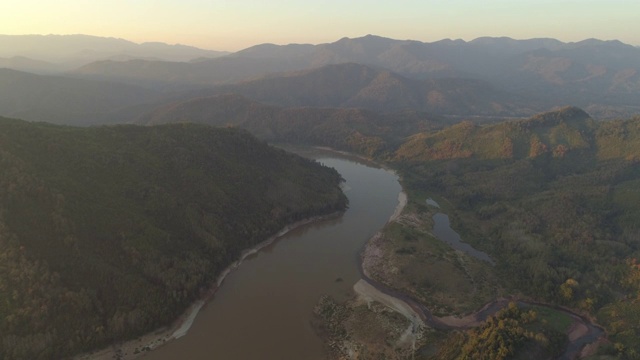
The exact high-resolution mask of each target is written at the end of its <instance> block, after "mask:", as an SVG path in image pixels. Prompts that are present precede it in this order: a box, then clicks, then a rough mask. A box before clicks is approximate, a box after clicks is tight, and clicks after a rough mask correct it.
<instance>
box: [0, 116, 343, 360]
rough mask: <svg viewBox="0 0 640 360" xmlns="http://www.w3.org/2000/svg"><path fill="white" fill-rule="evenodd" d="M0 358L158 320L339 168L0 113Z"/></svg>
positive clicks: (237, 143) (327, 200) (295, 211)
mask: <svg viewBox="0 0 640 360" xmlns="http://www.w3.org/2000/svg"><path fill="white" fill-rule="evenodd" d="M0 169H1V171H0V294H1V296H0V319H3V320H2V321H1V322H0V358H3V359H52V358H63V357H66V356H69V355H71V354H74V353H77V352H81V351H86V350H91V349H95V348H97V347H100V346H105V345H107V344H110V343H113V342H115V341H119V340H122V339H127V338H132V337H134V336H137V335H140V334H141V333H143V332H146V331H150V330H152V329H154V328H157V327H160V326H162V325H165V324H167V323H168V322H170V321H172V320H173V319H174V318H175V317H176V316H177V315H178V314H180V313H181V312H182V311H183V310H184V309H185V308H186V306H187V305H188V304H190V303H191V302H192V301H193V300H194V299H196V298H197V297H198V296H200V295H201V292H202V291H203V290H204V289H206V288H207V286H208V285H210V284H211V283H212V281H213V279H215V277H216V276H217V274H218V273H219V271H220V270H221V269H223V268H224V267H225V266H227V265H228V264H229V263H230V262H231V261H233V260H235V259H236V258H237V257H238V255H239V253H240V252H241V250H243V249H246V248H248V247H251V246H253V245H255V244H257V243H259V242H261V241H263V240H265V239H266V238H267V237H269V236H270V235H272V234H274V233H275V232H277V231H278V230H279V229H281V228H282V227H283V226H285V225H286V224H288V223H291V222H294V221H296V220H300V219H302V218H308V217H310V216H314V215H321V214H328V213H332V212H335V211H340V210H343V209H344V208H345V207H346V201H347V200H346V197H345V196H344V195H343V194H342V192H341V190H340V188H339V186H338V185H339V183H340V181H341V177H340V175H339V174H338V173H337V172H336V171H335V170H333V169H329V168H326V167H324V166H322V165H320V164H318V163H315V162H313V161H311V160H307V159H303V158H301V157H298V156H295V155H292V154H289V153H286V152H284V151H282V150H278V149H275V148H272V147H270V146H268V145H267V144H265V143H263V142H260V141H257V140H256V139H255V138H254V137H253V136H251V135H250V134H249V133H248V132H246V131H244V130H239V129H231V128H222V129H214V128H210V127H207V126H203V125H193V124H186V125H185V124H174V125H164V126H156V127H138V126H124V125H123V126H114V127H95V128H74V127H62V126H55V125H50V124H44V123H27V122H24V121H20V120H13V119H6V118H0Z"/></svg>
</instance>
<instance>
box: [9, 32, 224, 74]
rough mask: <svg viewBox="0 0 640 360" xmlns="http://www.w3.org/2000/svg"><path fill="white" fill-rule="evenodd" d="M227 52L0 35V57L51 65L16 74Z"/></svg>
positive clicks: (82, 38) (104, 40)
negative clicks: (110, 61) (24, 59)
mask: <svg viewBox="0 0 640 360" xmlns="http://www.w3.org/2000/svg"><path fill="white" fill-rule="evenodd" d="M227 54H228V52H224V51H213V50H203V49H199V48H196V47H193V46H187V45H180V44H176V45H169V44H165V43H161V42H146V43H141V44H137V43H134V42H131V41H128V40H124V39H117V38H106V37H99V36H90V35H0V57H7V58H11V57H16V56H19V57H26V58H30V59H32V60H36V61H45V62H50V63H53V64H54V65H52V66H51V67H49V68H46V69H42V68H32V69H28V68H14V69H17V70H26V71H38V72H55V71H59V70H61V69H62V70H71V69H73V68H76V67H78V66H82V65H84V64H88V63H91V62H95V61H100V60H107V59H115V60H122V59H147V60H164V61H190V60H192V59H195V58H201V57H206V58H214V57H219V56H223V55H227Z"/></svg>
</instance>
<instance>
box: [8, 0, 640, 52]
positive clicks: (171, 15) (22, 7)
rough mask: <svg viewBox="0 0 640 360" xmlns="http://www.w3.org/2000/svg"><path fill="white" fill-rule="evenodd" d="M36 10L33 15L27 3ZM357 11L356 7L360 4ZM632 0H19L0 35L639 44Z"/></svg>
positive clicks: (236, 46) (195, 42)
mask: <svg viewBox="0 0 640 360" xmlns="http://www.w3.org/2000/svg"><path fill="white" fill-rule="evenodd" d="M34 8H37V9H39V11H38V12H36V13H34V11H33V9H34ZM363 9H365V10H363ZM638 13H640V3H638V2H634V1H633V0H609V1H605V0H587V1H575V0H564V1H550V0H544V1H533V0H521V1H519V2H518V3H517V4H514V3H513V2H512V1H506V0H487V1H483V2H482V3H480V2H476V1H472V0H456V1H452V2H446V3H442V2H439V1H418V0H407V1H405V2H404V3H403V4H397V3H391V2H390V1H382V2H379V3H376V4H375V5H371V4H369V3H367V2H365V1H363V0H354V1H351V2H348V3H344V2H338V1H336V0H327V1H325V2H323V3H322V4H320V3H311V2H299V1H294V0H274V1H271V2H269V3H265V2H260V1H258V0H243V1H240V2H231V3H228V2H220V1H214V2H208V1H203V0H187V1H184V2H180V3H175V2H172V1H170V0H160V1H153V0H137V1H136V2H135V3H132V2H131V1H116V2H113V1H111V2H107V1H103V0H98V1H94V2H92V3H91V4H89V5H87V4H86V3H83V2H80V1H79V0H62V1H56V2H53V1H50V0H24V1H21V2H12V3H9V4H5V5H4V9H3V11H2V12H1V13H0V34H6V35H22V34H33V35H47V34H60V35H73V34H87V35H92V36H98V37H113V38H119V39H126V40H129V41H132V42H136V43H144V42H163V43H167V44H182V45H188V46H194V47H198V48H202V49H209V50H217V51H230V52H235V51H239V50H242V49H246V48H248V47H250V46H253V45H258V44H265V43H270V44H277V45H285V44H322V43H329V42H333V41H336V40H338V39H341V38H344V37H348V38H358V37H361V36H364V35H366V34H376V35H377V36H382V37H387V38H392V39H398V40H405V39H407V40H417V41H421V42H434V41H438V40H443V39H453V40H456V39H461V40H464V41H471V40H473V39H475V38H478V37H509V38H513V39H532V38H553V39H557V40H560V41H562V42H578V41H581V40H586V39H591V38H595V39H600V40H619V41H621V42H623V43H626V44H629V45H633V46H640V23H638V22H637V19H636V18H637V16H636V15H635V14H638Z"/></svg>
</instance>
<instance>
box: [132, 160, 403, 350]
mask: <svg viewBox="0 0 640 360" xmlns="http://www.w3.org/2000/svg"><path fill="white" fill-rule="evenodd" d="M306 156H311V157H314V158H316V159H317V160H318V161H319V162H321V163H323V164H325V165H327V166H330V167H333V168H335V169H336V170H338V171H339V172H340V174H342V176H343V178H344V179H345V183H344V191H345V194H346V195H347V197H348V198H349V209H348V210H347V211H346V212H345V213H344V215H343V216H341V217H340V218H338V219H333V220H325V221H321V222H317V223H312V224H309V225H305V226H302V227H300V228H297V229H295V230H292V231H291V232H289V233H287V234H286V235H285V236H283V237H282V238H280V239H279V240H277V241H276V242H274V243H273V244H271V245H269V246H267V247H266V248H264V249H262V250H261V251H259V252H258V253H256V254H255V255H252V256H250V257H248V258H247V259H245V261H244V262H243V264H242V265H241V266H240V267H239V268H238V269H236V270H235V271H233V272H232V273H231V274H229V275H228V276H227V278H226V279H225V281H224V283H223V285H222V286H221V287H220V288H219V289H218V291H217V292H216V294H215V295H214V297H213V298H212V299H211V301H209V302H208V303H207V304H206V305H205V306H204V307H203V308H202V310H201V311H200V313H199V314H198V316H197V317H196V318H195V321H194V322H193V326H192V327H191V329H190V330H189V332H188V333H187V334H186V336H184V337H181V338H179V339H177V340H174V341H171V342H169V343H167V344H166V345H164V346H161V347H160V348H158V349H156V350H154V351H152V352H149V353H147V354H145V356H144V357H143V358H144V359H151V360H169V359H171V360H173V359H190V360H198V359H207V360H216V359H220V360H236V359H300V360H304V359H309V360H320V359H324V358H325V356H324V347H323V344H322V341H321V340H320V338H318V336H317V335H316V334H315V332H314V330H313V329H312V327H311V325H310V323H311V319H312V316H313V313H312V312H313V307H314V305H315V304H316V303H317V301H318V299H319V297H320V296H321V295H323V294H329V295H331V296H333V297H334V298H336V300H338V301H340V300H346V299H347V298H349V297H350V296H352V295H353V285H354V284H355V283H356V282H357V281H358V280H359V279H360V270H359V265H358V264H359V262H358V258H359V254H360V251H361V250H362V247H363V246H364V244H365V242H366V241H367V240H368V239H369V238H371V237H372V236H373V235H374V234H375V233H376V232H377V231H378V230H380V229H381V228H382V227H383V226H384V225H385V223H386V222H387V221H388V220H389V217H390V216H391V215H392V214H393V213H394V209H395V208H396V206H397V204H398V195H399V193H400V192H401V187H400V184H399V183H398V178H397V176H396V175H395V174H393V173H392V172H389V171H386V170H383V169H380V168H376V167H374V166H372V165H365V164H363V163H362V162H358V161H355V160H353V159H348V158H338V157H337V156H336V155H335V154H330V153H328V152H314V153H311V154H309V153H307V154H306Z"/></svg>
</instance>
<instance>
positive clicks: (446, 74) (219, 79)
mask: <svg viewBox="0 0 640 360" xmlns="http://www.w3.org/2000/svg"><path fill="white" fill-rule="evenodd" d="M0 45H3V46H0V48H2V50H0V57H2V58H3V59H0V66H4V67H9V68H13V69H18V70H22V71H30V72H43V71H45V70H43V69H48V72H51V71H53V70H52V69H53V68H54V67H50V66H49V65H48V64H53V62H52V61H58V64H62V63H64V64H66V65H64V66H67V67H68V66H69V65H70V64H74V63H75V64H78V66H77V67H75V68H74V69H73V70H71V71H62V69H63V68H64V66H62V67H60V66H58V65H56V66H58V70H59V71H58V72H57V74H56V75H57V76H63V77H73V78H80V79H89V80H92V81H95V84H97V82H109V83H125V84H129V85H134V86H136V87H137V88H139V89H141V88H144V89H147V90H149V92H150V93H151V94H157V93H158V92H163V93H165V94H166V95H167V98H169V99H170V100H171V101H176V100H180V99H182V100H187V99H189V98H195V97H202V96H210V95H216V94H225V93H238V94H241V95H243V96H245V97H247V98H249V99H252V100H254V101H259V102H264V103H266V104H270V105H276V106H281V107H339V108H364V109H369V110H374V111H382V112H397V111H404V110H412V111H424V112H429V113H432V114H438V115H454V116H458V117H459V116H466V117H473V116H482V117H484V118H487V117H505V116H506V117H527V116H531V115H533V114H535V113H537V112H540V111H547V110H549V109H551V108H553V107H558V106H566V105H572V106H578V107H581V108H583V109H585V110H586V111H588V112H589V113H590V114H591V115H592V116H594V117H595V118H602V119H607V118H616V117H626V116H630V115H633V114H636V113H638V112H639V111H640V106H638V104H640V49H639V48H637V47H633V46H630V45H626V44H623V43H621V42H619V41H600V40H595V39H589V40H584V41H581V42H576V43H563V42H560V41H558V40H554V39H531V40H514V39H510V38H488V37H485V38H478V39H476V40H473V41H469V42H466V41H462V40H441V41H437V42H432V43H423V42H419V41H411V40H393V39H387V38H383V37H378V36H373V35H367V36H365V37H361V38H355V39H349V38H343V39H340V40H338V41H336V42H334V43H328V44H319V45H308V44H291V45H282V46H280V45H273V44H262V45H256V46H253V47H250V48H248V49H245V50H242V51H238V52H236V53H233V54H229V55H226V56H220V55H224V54H223V53H221V52H212V51H207V50H201V49H197V48H192V47H187V46H182V45H166V44H160V43H153V44H149V43H146V44H135V43H131V42H128V41H125V40H121V39H112V38H97V37H90V36H83V35H77V36H76V35H74V36H13V37H12V36H1V37H0ZM53 49H55V51H53ZM93 60H95V61H93ZM46 61H49V62H46ZM25 81H26V80H25ZM30 81H32V79H31V80H30ZM12 84H13V85H12V86H17V84H18V82H13V83H12ZM6 86H8V85H7V83H6V82H1V83H0V88H2V87H6ZM78 86H80V85H78ZM105 86H106V87H112V86H113V84H105ZM18 88H20V86H18ZM4 91H9V90H6V89H5V90H4ZM57 96H61V97H63V96H64V95H62V94H59V95H57ZM152 97H153V96H151V95H149V96H147V97H141V99H142V98H144V99H143V100H141V101H139V102H136V103H135V104H132V101H131V99H136V98H137V97H127V101H123V102H122V103H118V104H112V105H113V106H114V107H115V108H118V109H124V108H127V107H132V106H133V107H136V108H137V109H138V110H136V111H133V110H132V111H125V112H124V113H125V114H128V115H122V116H120V115H118V116H120V118H117V117H116V118H114V117H109V118H97V119H96V120H94V121H88V122H87V123H100V122H114V121H115V122H131V121H133V120H134V118H135V117H137V116H139V115H140V113H141V112H144V111H141V110H140V109H141V108H144V109H145V111H147V110H150V109H151V108H153V107H154V106H153V105H149V103H150V102H153V100H157V99H153V100H151V101H150V100H149V98H152ZM96 102H97V103H96V107H97V108H98V109H99V108H100V107H101V106H103V103H102V102H101V101H100V100H96ZM62 103H65V101H62ZM89 105H90V102H88V103H87V102H85V105H84V106H89ZM14 112H15V109H11V108H7V107H6V106H3V107H0V114H3V115H6V116H14V115H13V114H14ZM29 112H30V111H29V110H28V109H27V110H24V111H23V113H27V114H28V113H29ZM31 112H38V111H36V110H33V111H31ZM94 112H95V113H98V112H100V111H99V110H96V111H94ZM88 113H91V111H88ZM132 114H133V115H132ZM52 115H53V117H54V118H55V117H56V113H55V110H53V113H52ZM24 118H25V119H27V120H40V119H39V118H38V117H29V116H25V117H24Z"/></svg>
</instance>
